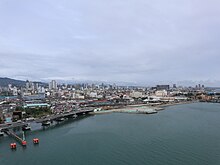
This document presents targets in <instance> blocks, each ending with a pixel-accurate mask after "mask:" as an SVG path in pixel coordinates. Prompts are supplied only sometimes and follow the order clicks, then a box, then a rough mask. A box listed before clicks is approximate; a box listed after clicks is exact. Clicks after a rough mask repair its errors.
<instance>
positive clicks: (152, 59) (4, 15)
mask: <svg viewBox="0 0 220 165" xmlns="http://www.w3.org/2000/svg"><path fill="white" fill-rule="evenodd" d="M219 5H220V2H218V1H215V0H213V1H209V2H206V1H197V0H193V1H190V0H186V1H185V0H184V1H183V0H182V1H178V2H177V1H173V0H169V1H166V2H164V1H162V0H157V1H147V2H146V1H144V0H128V1H120V2H119V1H116V0H115V1H99V0H95V1H88V0H83V1H80V2H79V1H70V0H67V1H62V2H61V1H57V0H56V1H51V0H39V1H27V0H26V1H25V0H22V1H14V0H12V1H1V2H0V19H1V20H2V21H1V22H0V57H1V62H0V64H1V70H0V77H11V78H16V79H22V80H25V79H31V80H41V81H42V80H44V81H50V80H52V79H55V80H67V81H88V80H93V81H107V82H116V83H117V82H128V83H133V84H140V85H151V84H156V83H177V84H178V83H180V82H183V83H189V84H190V83H193V82H195V84H197V83H200V82H201V84H205V85H207V86H218V84H219V82H220V77H219V75H218V72H217V70H218V69H219V66H218V63H219V62H220V58H219V47H218V43H219V37H218V36H219V27H220V21H219V18H218V15H219V14H220V11H219V10H218V6H219ZM187 85H188V84H187ZM192 85H193V84H192Z"/></svg>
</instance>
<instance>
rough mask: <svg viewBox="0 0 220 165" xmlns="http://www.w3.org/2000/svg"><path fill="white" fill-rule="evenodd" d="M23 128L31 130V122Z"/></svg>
mask: <svg viewBox="0 0 220 165" xmlns="http://www.w3.org/2000/svg"><path fill="white" fill-rule="evenodd" d="M22 130H23V131H28V130H31V126H30V124H27V125H25V126H23V127H22Z"/></svg>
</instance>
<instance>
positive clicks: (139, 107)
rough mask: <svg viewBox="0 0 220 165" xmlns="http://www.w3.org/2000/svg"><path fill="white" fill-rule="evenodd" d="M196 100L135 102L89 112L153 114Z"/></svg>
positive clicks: (94, 113) (93, 113)
mask: <svg viewBox="0 0 220 165" xmlns="http://www.w3.org/2000/svg"><path fill="white" fill-rule="evenodd" d="M196 102H198V101H186V102H178V103H168V104H160V105H149V104H136V105H128V106H125V107H123V108H117V109H109V110H101V111H96V112H91V113H90V114H92V115H96V114H97V115H98V114H108V113H114V112H117V113H131V114H154V113H157V112H158V111H161V110H165V108H166V107H168V106H175V105H183V104H192V103H196Z"/></svg>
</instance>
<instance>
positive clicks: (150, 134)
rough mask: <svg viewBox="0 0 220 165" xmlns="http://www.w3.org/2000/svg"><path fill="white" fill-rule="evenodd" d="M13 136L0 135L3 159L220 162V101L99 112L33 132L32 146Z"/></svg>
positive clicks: (34, 163)
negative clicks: (154, 110) (146, 111)
mask: <svg viewBox="0 0 220 165" xmlns="http://www.w3.org/2000/svg"><path fill="white" fill-rule="evenodd" d="M34 137H38V138H40V144H39V146H34V145H33V144H32V139H33V138H34ZM13 141H14V140H13V139H11V138H7V137H3V138H0V165H15V164H16V165H42V164H49V165H52V164H53V165H61V164H65V165H66V164H67V165H72V164H75V165H148V164H149V165H219V164H220V104H206V103H195V104H190V105H178V106H173V107H167V109H166V110H165V111H161V112H159V113H158V114H155V115H134V114H122V113H119V114H115V113H114V114H106V115H96V116H91V117H87V118H84V119H81V120H77V121H74V122H67V123H65V124H61V125H59V126H57V127H55V128H51V129H47V130H40V131H34V132H31V133H29V134H28V135H27V141H28V143H29V144H28V146H27V148H26V149H23V148H22V147H20V146H18V148H17V150H16V151H11V150H10V149H9V143H11V142H13Z"/></svg>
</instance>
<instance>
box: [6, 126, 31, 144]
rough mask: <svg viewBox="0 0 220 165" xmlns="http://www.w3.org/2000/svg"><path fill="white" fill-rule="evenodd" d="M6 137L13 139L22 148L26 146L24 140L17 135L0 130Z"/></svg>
mask: <svg viewBox="0 0 220 165" xmlns="http://www.w3.org/2000/svg"><path fill="white" fill-rule="evenodd" d="M2 131H3V132H4V133H5V134H6V135H8V136H10V137H12V138H14V139H15V140H17V141H18V142H19V143H20V144H21V145H22V146H26V144H27V142H26V141H25V139H24V138H23V139H22V138H20V137H19V136H18V135H16V134H15V133H14V132H12V131H10V130H7V129H4V130H2Z"/></svg>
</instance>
